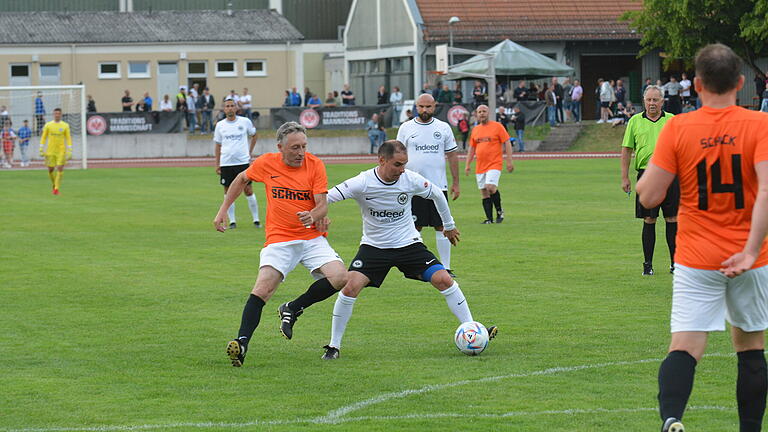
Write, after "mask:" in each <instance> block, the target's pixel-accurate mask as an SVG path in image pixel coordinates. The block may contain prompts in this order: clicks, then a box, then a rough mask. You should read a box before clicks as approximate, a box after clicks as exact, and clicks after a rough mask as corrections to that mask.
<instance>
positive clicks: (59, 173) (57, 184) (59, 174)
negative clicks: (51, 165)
mask: <svg viewBox="0 0 768 432" xmlns="http://www.w3.org/2000/svg"><path fill="white" fill-rule="evenodd" d="M61 159H62V160H60V161H59V162H58V163H59V164H58V165H56V173H55V177H54V183H53V189H54V191H56V192H55V193H57V194H58V191H59V189H61V179H62V178H63V177H64V163H65V162H64V160H63V159H64V157H63V156H62V158H61Z"/></svg>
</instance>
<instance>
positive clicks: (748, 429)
mask: <svg viewBox="0 0 768 432" xmlns="http://www.w3.org/2000/svg"><path fill="white" fill-rule="evenodd" d="M738 356H739V377H738V379H737V380H736V400H737V402H738V404H739V423H740V424H741V429H740V431H741V432H759V431H760V426H761V425H762V424H763V413H765V395H766V392H768V378H766V365H765V354H764V353H763V350H751V351H742V352H740V353H738Z"/></svg>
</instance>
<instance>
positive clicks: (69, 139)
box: [64, 126, 72, 159]
mask: <svg viewBox="0 0 768 432" xmlns="http://www.w3.org/2000/svg"><path fill="white" fill-rule="evenodd" d="M64 139H65V140H66V143H67V159H71V158H72V134H71V133H70V132H69V126H67V128H66V129H65V130H64Z"/></svg>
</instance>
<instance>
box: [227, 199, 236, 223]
mask: <svg viewBox="0 0 768 432" xmlns="http://www.w3.org/2000/svg"><path fill="white" fill-rule="evenodd" d="M224 196H226V195H224ZM227 217H228V218H229V223H232V222H234V221H235V203H232V205H231V206H229V208H228V209H227Z"/></svg>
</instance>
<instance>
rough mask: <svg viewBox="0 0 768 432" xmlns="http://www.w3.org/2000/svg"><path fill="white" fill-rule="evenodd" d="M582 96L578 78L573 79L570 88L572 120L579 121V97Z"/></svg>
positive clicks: (582, 91)
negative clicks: (571, 87)
mask: <svg viewBox="0 0 768 432" xmlns="http://www.w3.org/2000/svg"><path fill="white" fill-rule="evenodd" d="M583 96H584V88H583V87H581V82H580V81H579V80H573V89H572V90H571V111H572V113H573V121H575V122H576V123H581V98H582V97H583Z"/></svg>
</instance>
